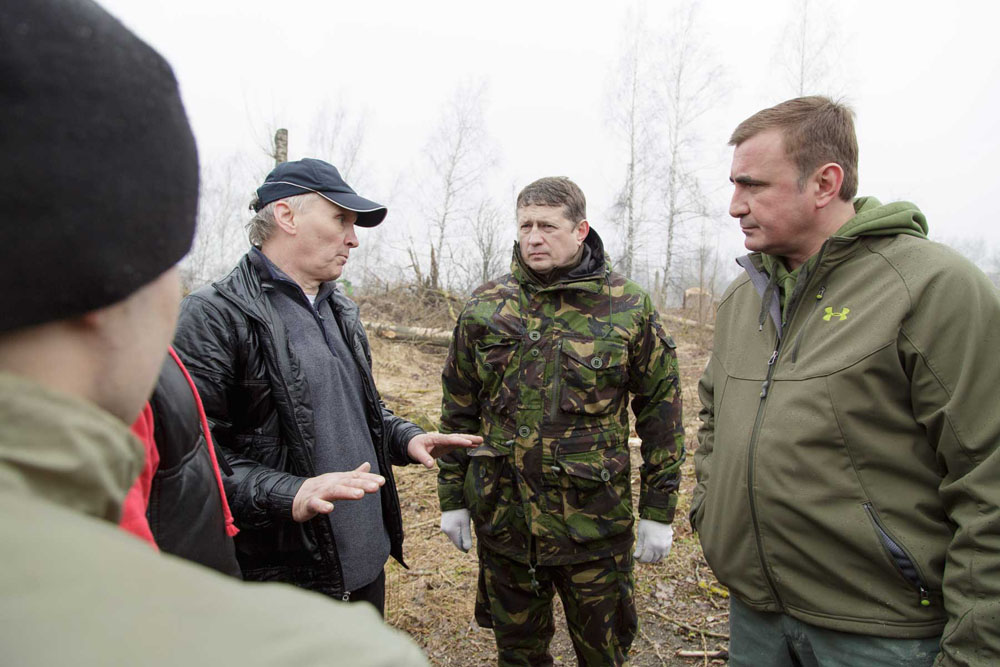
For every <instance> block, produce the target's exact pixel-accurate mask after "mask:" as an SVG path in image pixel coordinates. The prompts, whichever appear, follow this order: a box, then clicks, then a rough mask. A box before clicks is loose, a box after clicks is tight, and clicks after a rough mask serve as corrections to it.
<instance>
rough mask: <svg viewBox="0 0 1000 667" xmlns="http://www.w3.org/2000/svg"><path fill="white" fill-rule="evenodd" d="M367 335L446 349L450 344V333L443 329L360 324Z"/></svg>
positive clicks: (372, 323)
mask: <svg viewBox="0 0 1000 667" xmlns="http://www.w3.org/2000/svg"><path fill="white" fill-rule="evenodd" d="M362 325H364V327H365V329H366V330H367V331H368V333H370V334H372V335H375V336H378V337H379V338H388V339H390V340H398V341H405V342H407V343H423V344H425V345H437V346H439V347H448V345H449V343H451V332H450V331H446V330H444V329H425V328H423V327H404V326H399V325H396V324H387V323H385V322H362Z"/></svg>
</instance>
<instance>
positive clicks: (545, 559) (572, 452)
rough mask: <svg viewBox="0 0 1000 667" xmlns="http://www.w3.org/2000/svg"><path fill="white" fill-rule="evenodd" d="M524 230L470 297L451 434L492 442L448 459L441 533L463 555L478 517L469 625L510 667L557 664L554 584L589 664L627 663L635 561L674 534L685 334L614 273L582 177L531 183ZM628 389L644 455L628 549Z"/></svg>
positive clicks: (453, 367) (443, 464)
mask: <svg viewBox="0 0 1000 667" xmlns="http://www.w3.org/2000/svg"><path fill="white" fill-rule="evenodd" d="M517 223H518V243H516V244H515V246H514V257H513V261H512V268H511V273H509V274H507V275H505V276H503V277H501V278H499V279H498V280H495V281H493V282H489V283H486V284H485V285H483V286H481V287H479V288H478V289H477V290H476V291H475V292H474V293H473V295H472V298H471V299H470V301H469V303H468V304H467V305H466V307H465V309H464V311H463V312H462V314H461V316H460V317H459V320H458V324H457V326H456V328H455V334H454V337H453V339H452V343H451V349H450V352H449V355H448V360H447V362H446V364H445V368H444V372H443V374H442V379H443V385H444V399H443V405H442V414H441V431H442V432H445V433H470V434H473V433H478V434H481V435H482V436H483V438H484V443H483V445H482V446H481V447H479V448H478V449H475V450H472V451H462V452H457V451H456V452H453V453H452V454H449V455H447V456H445V457H442V458H441V459H439V462H438V463H439V467H440V472H439V476H438V493H439V496H440V501H441V510H442V518H441V528H442V530H443V531H444V532H445V533H447V534H448V536H449V538H451V540H452V541H453V542H454V543H455V545H456V546H457V547H459V548H460V549H462V550H463V551H467V550H468V549H469V548H470V547H471V546H472V544H471V543H472V540H471V534H470V530H469V521H470V517H471V519H472V521H473V523H474V525H475V527H476V535H477V537H478V555H479V566H480V568H479V587H478V596H477V603H476V620H477V621H478V623H479V624H480V625H481V626H483V627H492V628H493V630H494V634H495V636H496V640H497V647H498V653H499V663H500V664H501V665H514V664H517V665H528V664H530V665H547V664H552V658H551V656H550V655H549V653H548V645H549V641H550V640H551V637H552V634H553V631H554V626H553V619H552V596H553V592H554V590H558V592H559V595H560V597H561V598H562V600H563V605H564V607H565V609H566V617H567V622H568V625H569V631H570V635H571V637H572V640H573V646H574V648H575V650H576V654H577V658H578V660H579V662H580V664H583V665H610V664H616V665H617V664H623V663H624V662H625V661H626V660H627V657H628V650H629V647H630V645H631V643H632V639H633V638H634V636H635V632H636V629H637V626H638V624H637V617H636V611H635V606H634V603H633V583H634V577H633V571H632V570H633V558H637V559H638V560H639V561H640V562H656V561H658V560H660V559H661V558H663V557H664V556H666V555H667V553H668V552H669V550H670V543H671V540H672V536H673V530H672V528H671V525H670V523H671V521H672V520H673V515H674V508H675V506H676V501H677V497H676V491H677V487H678V483H679V469H680V465H681V462H682V461H683V458H684V444H683V443H684V433H683V428H682V425H681V396H680V388H679V382H678V370H677V357H676V354H675V351H674V342H673V340H672V339H671V338H670V336H669V335H668V334H667V332H666V331H665V330H664V329H663V327H662V326H661V324H660V322H659V319H658V317H657V314H656V311H655V309H654V308H653V306H652V304H651V301H650V298H649V295H647V294H646V293H645V292H644V291H643V290H642V289H641V288H640V287H639V286H638V285H636V284H635V283H633V282H631V281H629V280H627V279H626V278H625V277H623V276H621V275H619V274H617V273H613V272H612V271H611V270H610V267H609V266H608V263H607V260H606V258H605V256H604V248H603V244H602V243H601V239H600V237H599V236H598V235H597V233H596V232H594V231H593V230H592V229H590V225H589V224H588V222H587V220H586V203H585V200H584V196H583V193H582V192H581V191H580V189H579V188H578V187H577V186H576V184H574V183H573V182H572V181H570V180H569V179H566V178H543V179H541V180H539V181H536V182H534V183H532V184H531V185H529V186H527V187H526V188H525V189H524V190H522V191H521V193H520V194H519V195H518V199H517ZM629 394H631V395H632V396H633V398H632V410H633V412H634V414H635V416H636V431H637V433H638V434H639V436H640V438H641V439H642V447H641V451H642V456H643V460H644V462H645V463H644V465H643V466H642V468H641V473H640V498H639V515H640V517H641V518H640V521H639V526H638V540H637V547H636V550H635V553H634V554H633V553H632V544H633V534H632V527H633V512H632V487H631V466H630V462H629V447H628V437H629V432H630V429H629V418H628V397H629Z"/></svg>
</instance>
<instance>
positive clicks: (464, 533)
mask: <svg viewBox="0 0 1000 667" xmlns="http://www.w3.org/2000/svg"><path fill="white" fill-rule="evenodd" d="M441 532H442V533H444V534H445V535H447V536H448V539H449V540H451V543H452V544H454V545H455V546H456V547H458V548H459V549H461V550H462V551H468V550H469V549H471V548H472V528H471V526H470V517H469V510H467V509H460V510H448V511H447V512H441Z"/></svg>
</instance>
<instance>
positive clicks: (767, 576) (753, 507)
mask: <svg viewBox="0 0 1000 667" xmlns="http://www.w3.org/2000/svg"><path fill="white" fill-rule="evenodd" d="M825 250H826V244H823V246H822V247H821V248H820V255H819V258H818V259H817V262H816V266H817V268H818V267H819V263H820V261H822V259H823V253H824V251H825ZM824 291H825V290H824ZM802 293H803V294H804V293H805V290H803V292H802ZM789 298H791V296H789ZM801 302H802V299H801V297H799V298H798V299H797V300H796V301H795V302H794V303H791V304H789V306H788V317H787V318H785V319H783V321H782V322H781V326H780V328H779V329H778V332H777V336H778V339H777V341H775V343H774V350H773V351H772V352H771V356H770V358H769V359H768V360H767V375H766V376H765V378H764V382H763V384H762V385H761V388H760V402H759V403H758V404H757V416H756V417H755V418H754V422H753V431H751V435H750V446H749V448H748V451H747V496H748V498H749V505H750V520H751V522H752V523H753V534H754V540H755V541H756V543H757V558H758V559H759V560H760V567H761V572H763V574H764V580H765V581H766V583H767V587H768V589H770V591H771V595H773V596H774V600H775V602H777V603H778V606H779V607H784V603H782V601H781V596H780V595H779V594H778V586H777V584H775V582H774V578H773V577H772V576H771V571H770V569H768V566H767V560H766V559H765V558H764V540H763V538H762V537H761V532H760V519H759V518H758V516H757V501H756V499H755V497H754V491H753V489H754V483H755V481H756V474H755V469H754V461H755V458H756V453H757V442H758V438H759V436H760V425H761V422H762V421H763V418H764V406H765V402H766V401H767V396H768V393H769V392H770V390H771V382H772V380H773V378H774V370H775V366H776V362H777V361H778V355H779V354H780V353H781V347H782V343H783V342H784V340H785V335H784V334H785V329H786V328H787V327H788V323H789V322H791V321H792V319H793V318H794V317H795V314H796V313H797V312H798V308H799V304H800V303H801Z"/></svg>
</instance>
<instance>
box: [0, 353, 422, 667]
mask: <svg viewBox="0 0 1000 667" xmlns="http://www.w3.org/2000/svg"><path fill="white" fill-rule="evenodd" d="M141 466H142V447H141V445H140V443H139V442H138V440H136V439H135V438H134V437H133V436H132V435H131V434H130V433H129V432H128V427H127V426H126V425H125V424H124V423H122V422H121V421H120V420H118V419H117V418H115V417H113V416H111V415H110V414H108V413H106V412H104V411H102V410H100V409H98V408H97V407H95V406H94V405H92V404H90V403H87V402H84V401H82V400H79V399H77V398H74V397H70V396H67V395H64V394H58V393H56V392H52V391H49V390H47V389H45V388H43V387H41V386H39V385H37V384H34V383H32V382H28V381H27V380H24V379H22V378H20V377H17V376H14V375H10V374H6V373H0V562H2V563H3V567H2V568H0V646H2V647H3V662H4V664H11V665H64V664H72V665H191V666H192V667H196V666H201V665H204V666H206V667H210V666H211V667H214V666H216V665H229V664H235V665H241V667H249V666H251V665H260V666H261V667H263V666H270V665H281V664H295V665H302V666H305V665H342V664H350V665H368V666H372V667H374V666H378V667H397V666H398V665H414V666H415V665H425V664H426V661H425V659H424V658H423V656H422V655H421V653H420V650H419V649H418V648H417V647H416V646H415V645H414V644H413V643H412V642H411V641H409V640H408V639H407V638H406V637H404V636H403V635H401V634H399V633H397V632H395V631H394V630H392V629H390V628H389V627H388V626H386V625H385V624H383V623H382V620H381V619H380V618H379V617H378V614H377V613H376V612H375V611H374V610H373V609H371V608H370V607H368V606H367V605H344V604H341V603H337V602H333V601H331V600H329V599H327V598H323V597H321V596H319V595H315V594H313V593H308V592H306V591H301V590H296V589H294V588H292V587H290V586H281V585H276V584H275V585H267V586H261V585H250V584H245V583H242V582H239V581H236V580H234V579H233V578H232V577H228V576H225V575H222V574H219V573H217V572H213V571H212V570H209V569H207V568H204V567H201V566H199V565H195V564H192V563H188V562H186V561H184V560H181V559H179V558H175V557H173V556H169V555H165V554H159V553H156V552H155V551H153V550H152V549H150V548H149V545H147V544H145V543H143V542H141V541H139V540H137V539H136V538H135V537H134V536H132V535H128V534H126V533H125V532H124V531H121V530H120V529H119V528H118V526H117V525H116V524H117V522H118V519H119V514H120V511H121V502H122V499H123V498H124V496H125V493H126V490H127V489H128V488H129V486H130V485H131V483H132V481H133V480H134V479H135V476H136V475H137V474H138V473H139V470H140V468H141Z"/></svg>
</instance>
